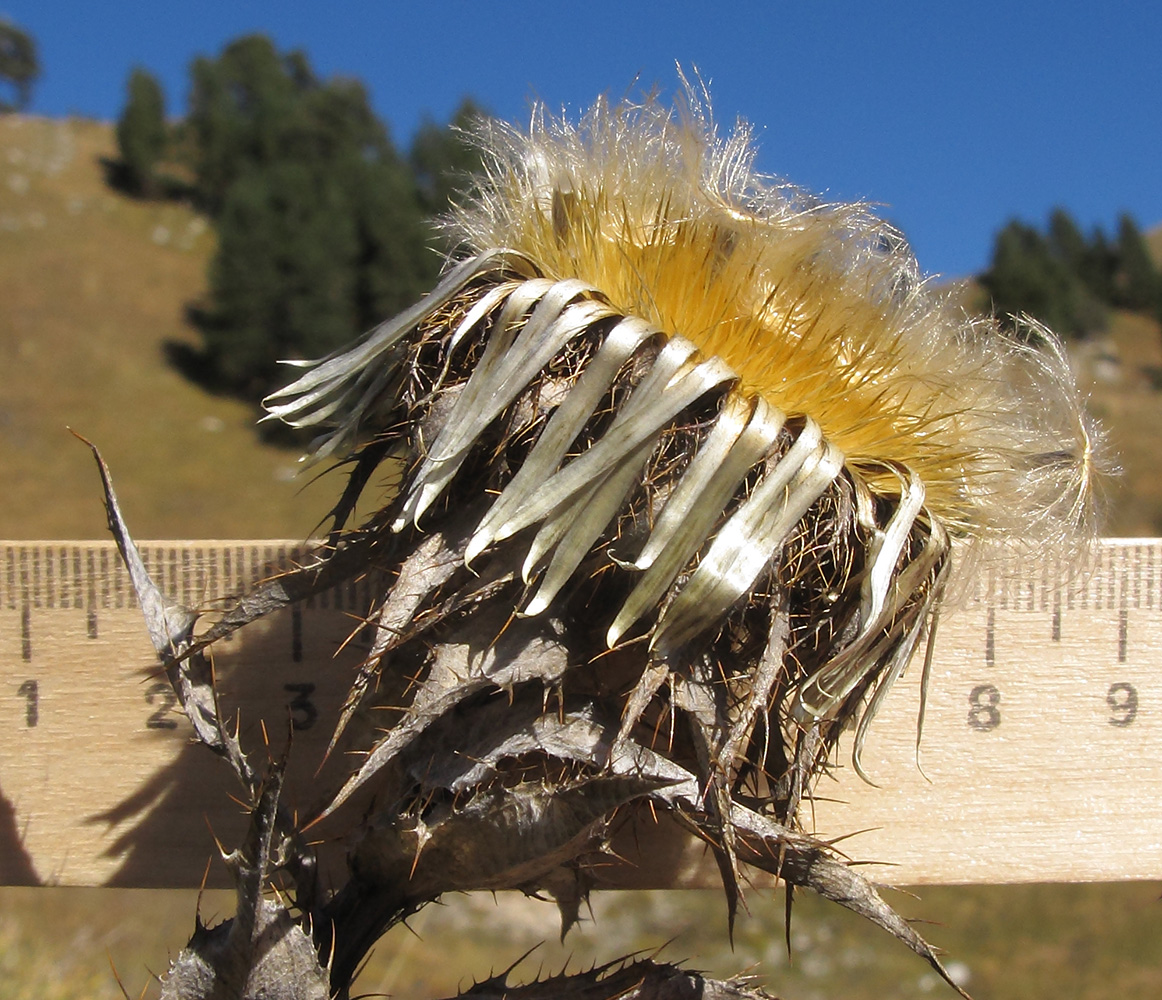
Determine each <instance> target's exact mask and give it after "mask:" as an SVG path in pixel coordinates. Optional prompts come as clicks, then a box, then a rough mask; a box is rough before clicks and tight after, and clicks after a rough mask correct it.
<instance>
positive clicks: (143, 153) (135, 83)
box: [117, 67, 169, 197]
mask: <svg viewBox="0 0 1162 1000" xmlns="http://www.w3.org/2000/svg"><path fill="white" fill-rule="evenodd" d="M168 137H169V130H168V129H167V127H166V123H165V95H164V94H163V92H162V89H161V84H160V83H158V81H157V78H156V77H154V76H153V74H151V73H150V72H148V71H147V70H145V69H142V68H141V67H137V68H136V69H134V70H133V72H132V74H130V77H129V84H128V100H127V101H126V104H125V109H124V110H123V111H122V112H121V117H120V118H119V119H118V121H117V149H118V151H119V152H120V154H121V168H122V177H123V179H124V182H125V186H126V187H127V188H128V189H129V190H130V191H131V192H133V193H134V194H139V195H144V196H146V197H152V196H153V195H154V194H156V193H157V186H158V184H157V176H156V173H155V170H156V167H157V164H158V161H159V160H160V159H161V158H162V155H163V154H164V152H165V148H166V142H167V140H168Z"/></svg>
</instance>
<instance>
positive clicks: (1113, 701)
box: [1106, 681, 1138, 729]
mask: <svg viewBox="0 0 1162 1000" xmlns="http://www.w3.org/2000/svg"><path fill="white" fill-rule="evenodd" d="M1106 704H1107V705H1109V707H1110V718H1109V723H1110V725H1111V726H1117V727H1118V728H1119V729H1122V728H1125V727H1126V726H1128V725H1130V724H1131V723H1132V722H1133V721H1134V720H1135V719H1136V718H1137V717H1138V692H1137V690H1136V689H1135V688H1134V685H1133V684H1127V683H1126V682H1125V681H1120V682H1119V683H1117V684H1111V685H1110V689H1109V691H1108V692H1107V693H1106Z"/></svg>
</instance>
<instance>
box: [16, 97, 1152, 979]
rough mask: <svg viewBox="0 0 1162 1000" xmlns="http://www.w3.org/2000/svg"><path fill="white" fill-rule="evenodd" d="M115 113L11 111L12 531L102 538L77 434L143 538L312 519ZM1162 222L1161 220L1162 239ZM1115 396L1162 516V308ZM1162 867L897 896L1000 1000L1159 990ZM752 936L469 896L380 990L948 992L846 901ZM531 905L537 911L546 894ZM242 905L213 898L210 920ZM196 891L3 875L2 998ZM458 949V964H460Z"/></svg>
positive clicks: (110, 945)
mask: <svg viewBox="0 0 1162 1000" xmlns="http://www.w3.org/2000/svg"><path fill="white" fill-rule="evenodd" d="M112 153H113V146H112V139H111V132H110V129H109V128H108V126H105V125H99V124H95V123H91V122H83V121H60V122H51V121H40V120H35V119H29V118H21V117H8V118H0V477H2V478H0V481H2V482H3V484H4V495H3V499H4V502H3V504H2V505H0V538H58V539H66V538H98V537H103V536H104V532H105V527H104V516H103V512H102V509H101V503H100V498H99V492H98V485H97V479H96V475H95V472H94V470H93V467H92V461H91V459H90V457H89V455H88V452H87V451H86V449H84V448H83V447H82V446H81V445H80V444H79V443H78V442H77V441H75V439H73V438H72V437H71V436H70V435H69V434H68V433H67V431H66V430H65V427H66V425H70V426H72V427H74V428H76V430H78V431H79V432H81V433H83V434H85V435H86V436H87V437H89V438H91V439H92V440H93V441H95V442H97V443H98V444H99V445H100V446H101V448H102V449H103V451H104V453H105V455H106V458H107V459H108V461H109V463H110V465H111V466H112V469H113V473H114V475H115V477H116V479H117V483H118V488H119V491H120V493H121V496H122V500H123V503H124V507H125V510H126V513H127V516H128V517H129V519H130V524H131V527H132V528H133V530H134V531H135V532H136V534H137V535H138V536H139V537H142V538H148V537H155V538H157V537H204V538H210V537H264V536H265V537H269V536H274V535H278V536H290V537H299V536H303V535H305V534H307V533H308V532H309V531H310V530H311V528H312V526H313V525H314V524H315V523H316V521H317V520H318V518H319V517H320V516H321V514H322V513H323V511H325V509H326V508H327V507H328V506H329V501H330V499H331V490H332V487H331V486H330V485H329V484H319V485H316V486H313V487H307V488H306V490H305V492H304V493H303V494H302V495H301V496H300V495H299V489H300V485H299V483H298V482H294V481H291V479H290V476H291V473H292V472H293V469H294V466H295V458H296V454H295V453H294V452H291V451H285V450H281V449H278V448H274V447H271V446H268V445H264V444H263V443H261V442H260V440H259V439H258V437H257V436H256V434H255V433H254V430H253V427H252V422H253V419H254V416H255V414H254V412H253V411H252V409H251V408H249V407H247V406H244V405H242V404H240V403H237V402H235V401H232V400H229V399H223V398H216V397H214V396H212V395H208V394H207V393H205V392H203V391H201V390H200V389H198V388H197V387H195V386H193V385H191V384H190V383H189V382H187V381H186V380H185V379H183V378H182V377H181V376H180V375H178V374H177V373H176V372H175V371H173V370H172V369H171V368H170V367H168V366H167V364H166V362H165V344H166V342H167V341H179V342H195V334H194V333H193V331H191V330H190V329H189V328H188V327H187V326H186V325H185V323H184V321H183V305H184V303H186V302H188V301H190V300H191V299H194V298H196V297H197V296H198V294H199V293H200V291H201V290H202V288H203V281H204V270H205V265H206V262H207V260H208V258H209V255H210V254H211V252H212V234H211V233H210V231H209V229H208V227H207V226H206V225H205V223H204V221H203V220H201V219H200V218H199V217H198V216H196V215H195V214H193V213H192V212H190V211H189V210H188V209H187V208H185V207H182V206H177V205H161V204H151V203H142V202H136V201H133V200H131V199H127V198H124V197H122V196H120V195H117V194H115V193H113V192H111V191H110V190H109V189H108V188H107V187H106V186H105V184H104V181H103V172H102V169H101V165H100V158H101V157H108V156H110V155H112ZM1160 242H1162V237H1160ZM1079 366H1080V368H1081V370H1082V373H1083V376H1084V378H1085V379H1086V380H1087V381H1088V382H1089V383H1091V384H1092V386H1093V398H1094V405H1095V408H1096V409H1097V410H1098V411H1099V412H1100V413H1101V414H1102V415H1103V416H1105V417H1107V418H1108V422H1109V426H1110V434H1111V437H1112V438H1113V439H1114V442H1115V444H1116V445H1117V446H1118V447H1119V448H1120V450H1121V451H1122V453H1123V455H1124V459H1123V462H1124V465H1125V466H1126V469H1127V472H1126V475H1125V476H1124V477H1123V479H1122V480H1121V484H1120V485H1119V486H1118V487H1117V489H1116V492H1115V494H1114V496H1115V500H1116V504H1115V507H1114V511H1113V518H1112V527H1113V528H1114V530H1117V531H1120V532H1123V533H1128V534H1154V533H1162V484H1155V482H1154V477H1153V474H1152V470H1153V469H1155V468H1157V467H1160V466H1162V453H1160V452H1159V450H1158V449H1159V445H1158V444H1157V443H1156V440H1157V438H1158V437H1159V435H1157V434H1156V433H1155V431H1156V429H1158V428H1162V395H1160V394H1159V393H1158V392H1157V391H1156V388H1155V386H1156V385H1157V384H1158V382H1159V380H1160V378H1162V342H1160V341H1159V331H1158V329H1157V327H1155V326H1154V325H1152V324H1150V323H1147V322H1146V321H1144V320H1141V319H1137V318H1134V317H1124V316H1120V317H1117V318H1116V321H1115V324H1114V326H1113V329H1112V331H1111V333H1110V335H1109V337H1108V338H1105V339H1103V340H1102V341H1101V342H1099V343H1094V344H1091V345H1088V346H1087V347H1086V348H1085V349H1084V350H1083V351H1082V352H1080V354H1079ZM1159 891H1160V890H1159V887H1158V886H1157V885H1153V884H1129V885H1116V886H1006V887H995V888H972V889H956V888H942V889H932V890H925V891H924V892H923V894H922V895H923V900H922V901H921V902H911V901H907V900H904V899H903V898H902V897H897V901H899V902H900V903H901V906H902V907H903V908H904V909H905V910H906V911H907V912H909V913H911V914H917V915H923V916H924V917H926V918H928V919H930V920H934V921H936V922H938V923H941V924H943V925H944V926H943V927H936V928H932V929H930V931H929V933H930V935H931V937H932V938H933V939H934V940H935V941H936V942H937V943H939V944H941V945H942V946H944V947H945V948H947V949H948V951H949V953H950V957H951V958H953V959H955V960H956V961H958V962H960V963H963V969H962V971H963V972H965V973H966V974H967V975H968V977H969V979H968V986H969V988H970V989H972V990H973V991H974V992H975V993H976V994H977V995H978V996H979V997H991V998H995V1000H1008V998H1013V1000H1015V998H1018V997H1028V996H1046V997H1048V996H1053V997H1055V998H1061V1000H1065V998H1072V997H1076V998H1081V997H1086V998H1095V1000H1096V998H1103V997H1109V998H1113V997H1118V998H1135V997H1142V998H1145V997H1154V996H1158V995H1162V905H1160V904H1159V903H1158V902H1157V900H1158V896H1159ZM751 903H752V915H751V916H750V917H748V918H744V919H743V920H742V921H741V922H740V926H739V929H738V932H737V948H736V950H735V951H734V952H731V951H730V949H729V947H728V945H727V942H726V933H725V918H724V913H723V905H722V902H721V899H720V898H719V897H718V896H717V895H710V896H705V895H702V894H695V893H685V894H630V893H626V894H613V895H608V896H605V897H603V898H601V899H599V900H596V901H595V910H596V913H597V916H598V921H597V923H596V924H595V925H594V924H586V925H584V926H583V927H582V930H581V932H580V934H579V936H571V937H570V939H569V942H568V945H567V947H564V948H562V947H559V946H557V945H556V944H555V934H556V932H555V926H554V922H555V913H554V911H553V909H552V908H551V907H548V906H543V905H537V904H528V903H525V902H524V901H523V900H521V899H519V898H513V897H511V896H506V897H503V898H502V899H501V900H500V903H499V906H500V907H501V908H502V913H501V914H498V913H497V911H496V909H494V903H493V901H492V900H491V899H489V898H487V897H483V898H481V897H474V898H472V899H467V898H462V897H461V898H456V899H453V900H451V901H450V903H449V905H448V906H440V907H430V908H429V909H427V910H425V911H423V912H422V913H421V914H419V915H418V917H417V918H416V920H415V921H414V924H415V927H416V929H417V930H418V931H420V932H421V934H422V938H423V940H421V939H420V938H416V937H413V936H411V935H409V934H408V933H407V931H406V930H404V929H402V928H400V929H397V931H396V932H395V934H394V935H393V936H392V937H391V938H389V940H388V942H387V943H386V944H384V945H381V946H380V948H379V949H378V955H377V956H376V958H375V959H374V960H373V961H372V963H371V965H370V966H369V969H368V971H367V974H366V975H365V977H364V978H363V980H362V981H361V984H360V985H361V986H362V988H363V989H364V990H366V991H385V992H388V991H389V992H391V993H393V994H395V995H397V996H401V997H416V998H418V997H422V996H443V995H447V994H448V993H450V992H452V991H454V990H456V989H457V987H458V986H467V985H468V984H469V983H470V981H471V977H472V976H475V977H477V978H482V977H484V976H486V975H487V974H488V973H489V971H490V970H491V969H492V968H494V967H499V966H502V965H505V964H507V963H509V962H510V961H513V960H515V959H516V958H517V956H518V955H519V954H520V953H521V952H522V951H524V950H525V949H526V948H527V947H529V946H531V945H533V944H535V943H536V942H538V941H541V940H546V941H548V942H549V943H548V944H547V945H546V946H545V948H544V949H542V950H541V951H540V952H538V953H537V954H535V955H534V956H533V957H532V958H531V959H530V960H529V961H528V962H527V963H526V965H525V967H524V968H523V969H522V970H521V971H522V974H524V975H530V974H532V973H533V972H535V971H536V969H537V968H538V967H539V966H541V965H542V963H543V968H544V969H545V970H546V971H556V970H557V969H559V968H560V967H561V965H562V964H563V962H564V961H565V956H567V955H568V954H570V953H574V954H575V955H576V956H577V957H576V959H575V960H574V963H573V964H574V966H576V965H578V964H584V963H585V962H587V961H588V960H589V957H590V956H598V957H602V958H611V957H614V956H616V955H618V954H622V953H624V952H627V951H630V950H632V949H634V948H638V947H643V948H654V947H657V946H659V945H660V944H662V943H663V942H664V941H665V940H667V939H668V938H670V937H671V936H673V935H675V934H676V935H678V937H677V940H676V941H675V943H674V944H673V945H672V946H671V947H670V948H669V949H668V950H667V951H666V952H665V953H664V955H665V957H671V958H675V959H677V958H690V959H691V960H692V963H693V964H694V965H696V966H697V967H699V968H702V969H706V970H708V971H714V972H717V973H720V974H729V973H733V972H739V971H742V970H745V969H746V968H748V967H749V966H752V965H754V964H755V963H761V965H762V971H763V972H764V973H766V974H768V975H769V978H768V983H769V985H770V988H771V989H772V990H773V991H775V992H778V993H779V994H780V995H782V996H784V997H786V998H788V1000H808V998H812V997H834V998H840V997H842V998H846V1000H859V998H869V1000H870V998H872V997H876V998H879V997H883V996H896V997H903V998H910V997H924V996H947V995H950V994H947V993H944V992H942V991H941V987H939V986H938V985H937V984H936V983H935V981H934V979H933V977H932V976H931V975H930V974H929V973H928V972H927V970H926V968H925V967H924V966H923V965H922V963H920V962H919V961H917V960H916V959H915V958H914V957H913V956H911V955H910V954H908V953H906V952H905V951H904V950H903V949H902V948H901V947H899V946H897V945H895V944H894V943H892V942H890V941H888V940H887V939H886V938H885V937H884V936H883V935H882V934H881V933H880V932H877V931H875V930H874V929H872V928H871V927H870V926H866V925H864V924H862V923H860V922H859V921H858V920H855V919H854V918H851V917H850V916H849V915H847V914H845V913H842V912H841V911H839V909H838V908H837V907H834V906H830V905H825V904H821V903H819V902H818V901H815V900H811V899H804V900H803V903H802V905H801V907H800V908H799V910H798V911H797V916H796V923H795V930H794V934H793V939H794V942H795V959H794V962H793V964H792V965H788V963H787V961H786V958H785V952H784V950H783V945H782V923H781V919H782V918H781V903H780V902H779V901H778V900H772V899H762V898H760V897H758V896H757V894H756V895H754V896H752V898H751ZM530 907H531V908H530ZM227 909H228V900H227V899H226V898H225V897H224V896H222V895H221V894H216V895H214V896H212V897H211V899H209V900H208V901H206V902H204V904H203V910H204V912H206V913H207V914H213V913H215V912H217V913H221V912H223V911H225V910H227ZM193 912H194V894H193V893H173V894H166V893H156V892H146V891H125V890H80V891H78V890H61V889H0V998H17V997H18V998H24V997H28V998H33V997H35V998H48V1000H52V998H57V997H60V998H63V997H81V996H84V997H95V998H96V997H109V998H116V997H119V996H121V993H120V990H119V989H118V987H117V985H116V983H115V982H114V980H113V977H112V975H111V973H110V972H109V966H108V960H107V958H106V955H108V956H109V958H110V959H112V961H113V962H114V964H115V965H116V967H117V969H118V970H119V972H120V973H121V975H122V977H123V979H124V980H125V985H126V988H127V989H128V991H129V993H130V995H132V996H136V995H137V993H138V991H139V990H140V989H141V988H142V986H143V984H145V983H147V982H148V979H149V976H148V973H147V972H146V966H147V964H148V965H149V966H150V967H152V968H153V969H155V970H157V971H160V969H161V967H162V966H163V964H164V962H165V956H166V953H167V951H172V950H175V949H177V948H178V947H180V945H181V943H182V942H183V941H184V939H185V938H186V937H187V936H188V934H189V932H190V931H191V929H192V925H193ZM450 958H453V959H455V961H449V959H450Z"/></svg>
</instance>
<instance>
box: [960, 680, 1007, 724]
mask: <svg viewBox="0 0 1162 1000" xmlns="http://www.w3.org/2000/svg"><path fill="white" fill-rule="evenodd" d="M968 703H969V705H971V706H972V707H971V708H970V709H969V710H968V724H969V726H970V727H971V728H972V729H976V730H979V731H980V732H986V733H987V732H988V731H989V730H990V729H996V728H997V726H999V725H1000V724H1001V712H1000V709H999V708H997V706H998V705H999V704H1000V703H1001V693H1000V691H998V690H997V688H996V686H995V685H993V684H978V685H977V686H976V687H974V688H973V689H972V691H971V692H970V693H969V695H968Z"/></svg>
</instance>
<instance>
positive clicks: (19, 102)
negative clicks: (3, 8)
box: [0, 18, 40, 112]
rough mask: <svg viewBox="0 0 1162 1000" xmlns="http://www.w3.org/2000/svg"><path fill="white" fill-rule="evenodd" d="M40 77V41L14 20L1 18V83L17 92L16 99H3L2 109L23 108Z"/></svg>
mask: <svg viewBox="0 0 1162 1000" xmlns="http://www.w3.org/2000/svg"><path fill="white" fill-rule="evenodd" d="M38 76H40V61H39V60H38V59H37V55H36V42H35V41H33V38H32V36H31V35H29V34H28V32H26V31H22V30H21V29H20V28H18V27H17V26H16V25H15V24H13V23H12V22H11V21H9V20H7V19H5V18H0V83H6V84H8V86H9V87H10V88H11V89H12V90H13V91H14V92H15V95H16V97H15V100H14V101H3V100H0V112H4V111H14V110H15V111H23V110H24V109H25V108H27V107H28V102H29V101H30V100H31V98H32V85H33V83H35V82H36V78H37V77H38Z"/></svg>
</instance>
